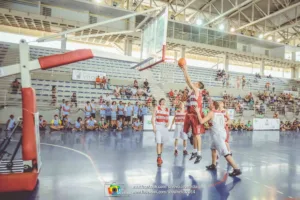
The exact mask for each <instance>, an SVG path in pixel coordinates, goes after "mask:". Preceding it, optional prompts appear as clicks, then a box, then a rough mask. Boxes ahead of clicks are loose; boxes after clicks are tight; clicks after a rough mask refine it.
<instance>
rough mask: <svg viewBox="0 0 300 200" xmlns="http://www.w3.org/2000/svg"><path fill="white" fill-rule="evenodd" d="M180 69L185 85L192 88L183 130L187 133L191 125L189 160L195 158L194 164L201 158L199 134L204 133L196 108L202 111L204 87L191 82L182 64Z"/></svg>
mask: <svg viewBox="0 0 300 200" xmlns="http://www.w3.org/2000/svg"><path fill="white" fill-rule="evenodd" d="M181 69H182V71H183V74H184V78H185V81H186V83H187V85H188V86H189V87H190V88H191V89H192V90H193V91H192V93H191V94H190V95H189V96H188V99H187V113H186V116H185V120H184V127H183V132H184V133H186V134H187V133H188V132H189V129H190V127H192V133H193V137H192V138H193V146H194V150H193V152H192V155H191V158H190V160H193V159H194V158H196V160H195V162H194V164H196V163H199V162H200V161H201V159H202V156H201V134H204V133H205V129H204V125H203V124H201V123H200V122H199V120H198V118H199V116H198V114H197V112H196V108H199V110H200V113H202V89H204V84H203V83H202V82H200V81H199V82H195V83H192V81H191V79H190V76H189V74H188V72H187V67H186V66H183V67H181ZM202 114H203V113H202Z"/></svg>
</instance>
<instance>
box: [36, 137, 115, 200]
mask: <svg viewBox="0 0 300 200" xmlns="http://www.w3.org/2000/svg"><path fill="white" fill-rule="evenodd" d="M40 144H42V145H46V146H53V147H59V148H62V149H66V150H69V151H73V152H76V153H78V154H80V155H82V156H85V157H86V158H87V159H88V160H89V161H90V162H91V164H92V166H93V168H94V170H95V172H96V174H97V180H98V181H100V182H101V184H103V186H104V185H105V181H104V180H103V178H102V177H101V176H100V173H99V171H98V169H97V167H96V165H95V162H94V161H93V159H92V158H91V157H90V156H89V155H88V154H85V153H83V152H81V151H78V150H76V149H72V148H69V147H64V146H60V145H56V144H48V143H40ZM108 199H109V200H112V199H111V197H108Z"/></svg>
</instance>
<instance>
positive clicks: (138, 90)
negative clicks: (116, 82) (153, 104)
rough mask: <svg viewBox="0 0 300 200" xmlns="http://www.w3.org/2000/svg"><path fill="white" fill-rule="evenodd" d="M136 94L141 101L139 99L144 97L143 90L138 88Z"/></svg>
mask: <svg viewBox="0 0 300 200" xmlns="http://www.w3.org/2000/svg"><path fill="white" fill-rule="evenodd" d="M136 94H137V96H138V98H139V100H141V97H142V96H143V95H144V90H143V89H142V88H140V87H138V88H137V93H136Z"/></svg>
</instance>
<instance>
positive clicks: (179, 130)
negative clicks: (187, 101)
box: [170, 102, 188, 156]
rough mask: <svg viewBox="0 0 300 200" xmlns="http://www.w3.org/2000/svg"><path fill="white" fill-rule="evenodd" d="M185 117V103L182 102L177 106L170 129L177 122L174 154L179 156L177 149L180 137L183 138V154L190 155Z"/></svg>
mask: <svg viewBox="0 0 300 200" xmlns="http://www.w3.org/2000/svg"><path fill="white" fill-rule="evenodd" d="M184 119H185V110H184V103H183V102H180V103H179V106H178V108H177V110H176V111H175V116H174V119H173V121H172V124H171V127H170V131H171V128H172V126H173V124H174V123H175V125H176V126H175V131H174V139H175V142H174V146H175V151H174V155H175V156H177V155H178V151H177V144H178V139H179V138H181V139H182V140H183V148H184V149H183V155H188V152H187V150H186V141H187V134H185V133H184V132H183V125H184Z"/></svg>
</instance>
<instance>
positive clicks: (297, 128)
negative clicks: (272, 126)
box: [292, 118, 300, 131]
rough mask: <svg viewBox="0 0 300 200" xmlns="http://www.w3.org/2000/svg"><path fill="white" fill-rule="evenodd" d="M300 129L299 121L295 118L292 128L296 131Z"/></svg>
mask: <svg viewBox="0 0 300 200" xmlns="http://www.w3.org/2000/svg"><path fill="white" fill-rule="evenodd" d="M299 129H300V121H299V120H298V118H296V119H295V120H294V122H293V124H292V130H294V131H298V130H299Z"/></svg>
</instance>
